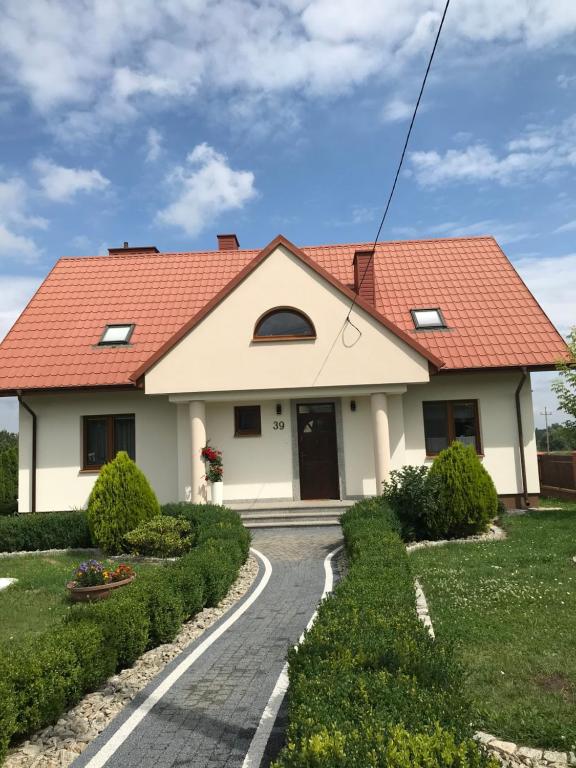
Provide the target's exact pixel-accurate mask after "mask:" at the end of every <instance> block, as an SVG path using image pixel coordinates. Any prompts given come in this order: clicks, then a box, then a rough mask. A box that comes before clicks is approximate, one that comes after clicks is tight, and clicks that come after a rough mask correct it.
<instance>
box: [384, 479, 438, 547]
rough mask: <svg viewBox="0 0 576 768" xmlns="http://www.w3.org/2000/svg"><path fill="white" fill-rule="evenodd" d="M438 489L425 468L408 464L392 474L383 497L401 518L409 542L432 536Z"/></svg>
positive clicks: (405, 536)
mask: <svg viewBox="0 0 576 768" xmlns="http://www.w3.org/2000/svg"><path fill="white" fill-rule="evenodd" d="M437 486H438V483H437V482H435V481H434V479H432V480H430V478H429V476H428V467H425V466H421V467H414V466H411V465H406V466H404V467H402V469H395V470H392V472H390V479H389V480H388V482H386V483H384V489H383V494H382V495H383V497H384V498H385V499H386V501H387V502H388V503H389V504H390V506H391V507H392V509H393V510H394V511H395V512H396V514H397V515H398V518H399V520H400V523H401V525H402V536H403V538H404V539H405V540H406V541H410V540H412V539H428V538H431V537H432V532H431V530H430V527H429V524H428V521H429V520H430V519H437V516H438V513H437V505H438V493H437Z"/></svg>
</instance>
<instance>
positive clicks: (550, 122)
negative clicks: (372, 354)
mask: <svg viewBox="0 0 576 768" xmlns="http://www.w3.org/2000/svg"><path fill="white" fill-rule="evenodd" d="M442 6H443V2H436V0H362V2H358V0H269V2H248V1H247V0H209V1H204V0H155V2H154V3H152V2H150V0H124V2H121V3H119V2H117V0H34V2H33V3H22V2H21V0H4V1H3V3H2V5H1V7H0V117H1V120H2V131H1V132H0V291H1V294H0V295H1V297H2V301H1V302H0V336H2V334H3V333H4V332H5V331H6V330H7V329H8V328H9V326H10V324H11V323H12V322H13V321H14V319H15V317H16V316H17V314H18V313H19V311H20V310H21V308H22V307H23V305H24V304H25V302H26V301H27V299H28V298H29V297H30V295H31V294H32V292H33V291H34V290H35V288H36V287H37V286H38V284H39V283H40V281H41V280H42V278H43V277H44V276H45V275H46V273H47V271H48V270H49V269H50V267H51V266H52V264H53V263H54V261H55V260H56V259H57V258H58V257H59V256H61V255H86V254H95V253H105V249H106V247H107V246H117V245H120V244H121V243H122V242H123V241H124V240H128V241H129V242H130V243H132V244H140V245H142V244H153V245H156V246H158V248H160V249H161V250H190V249H203V248H212V247H214V244H215V236H216V233H217V232H228V231H231V232H236V233H237V234H238V237H239V240H240V243H241V246H244V247H258V246H262V245H264V244H265V243H267V242H268V241H269V240H270V239H272V237H274V236H275V235H276V234H278V233H279V232H281V233H283V234H285V235H286V236H287V237H288V238H290V239H291V240H293V241H294V242H296V243H298V244H300V245H312V244H315V243H323V242H350V241H352V242H354V241H363V240H365V241H370V240H371V239H372V238H373V237H374V235H375V232H376V228H377V225H378V220H379V216H380V214H381V209H382V206H383V204H384V202H385V199H386V196H387V193H388V189H389V185H390V182H391V178H392V176H393V173H394V169H395V164H396V163H397V160H398V157H399V152H400V149H401V146H402V142H403V138H404V135H405V131H406V129H407V120H408V119H409V114H410V109H411V105H412V104H413V102H414V100H415V97H416V94H417V91H418V87H419V83H420V80H421V77H422V72H423V68H424V66H425V63H426V60H427V56H428V53H429V51H430V48H431V45H432V41H433V36H434V34H435V30H436V27H437V25H438V21H439V16H440V12H441V7H442ZM575 52H576V4H575V3H574V2H573V1H572V0H556V2H554V3H550V2H548V0H507V2H506V3H505V4H504V5H503V4H502V3H500V2H498V0H453V5H452V7H451V9H450V11H449V13H448V17H447V21H446V25H445V28H444V32H443V37H442V40H441V43H440V47H439V49H438V52H437V57H436V60H435V63H434V68H433V72H432V75H431V77H430V79H429V82H428V87H427V90H426V93H425V97H424V101H423V103H422V111H421V113H420V114H419V117H418V121H417V124H416V127H415V130H414V133H413V139H412V142H411V146H410V152H409V155H408V157H407V162H406V166H405V172H404V173H403V175H402V177H401V180H400V184H399V187H398V192H397V196H396V198H395V201H394V203H393V205H392V208H391V211H390V215H389V218H388V221H387V224H386V227H385V229H384V231H383V235H382V236H383V239H403V238H412V237H437V236H453V235H456V236H457V235H465V234H493V235H495V236H496V237H497V239H498V240H499V242H500V243H501V245H502V246H503V247H504V250H505V251H506V253H507V254H508V255H509V257H510V258H511V259H512V260H513V262H514V264H515V265H516V267H517V268H518V270H519V271H520V273H521V274H522V276H523V277H524V279H525V280H526V282H527V283H528V285H529V287H530V288H531V289H532V291H533V292H534V293H535V295H536V297H537V298H538V300H539V301H540V302H541V304H542V305H543V307H544V309H545V310H546V311H547V312H548V314H549V315H550V317H551V318H552V320H553V321H554V322H555V324H556V325H557V327H558V328H559V329H560V330H561V331H562V332H563V333H566V332H567V330H568V328H569V327H570V326H571V325H574V324H576V311H575V301H574V296H575V295H576V245H575V239H576V198H575V195H574V192H575V189H576V187H575V180H576V63H575V61H576V59H575V56H574V54H575ZM550 378H551V375H550V374H538V375H537V376H534V377H533V388H534V394H535V410H536V412H537V413H538V414H539V411H540V410H541V409H542V408H543V407H544V405H547V406H548V408H555V407H556V406H555V400H554V398H553V396H552V394H551V393H550V392H549V380H550ZM554 418H560V419H561V418H562V414H558V413H554ZM541 421H542V419H541V417H540V416H539V415H538V422H539V423H540V422H541ZM2 426H7V427H10V428H14V426H15V408H14V403H13V402H12V401H10V402H8V401H6V400H4V401H0V428H1V427H2Z"/></svg>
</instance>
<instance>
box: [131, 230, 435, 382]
mask: <svg viewBox="0 0 576 768" xmlns="http://www.w3.org/2000/svg"><path fill="white" fill-rule="evenodd" d="M282 306H291V307H295V308H296V309H298V310H300V311H302V312H304V313H305V314H306V315H307V316H308V317H310V319H311V320H312V322H313V323H314V326H315V329H316V334H317V336H316V339H315V340H302V341H287V342H274V341H270V342H254V341H253V340H252V337H253V332H254V326H255V323H256V321H257V320H258V318H260V317H261V316H262V315H263V314H264V313H265V312H267V311H268V310H270V309H273V308H274V307H282ZM349 307H350V298H349V296H348V295H346V294H345V293H344V292H343V291H342V290H341V289H340V288H338V287H337V285H335V284H333V283H332V282H330V281H329V280H327V279H326V278H325V277H324V276H323V275H322V274H320V273H319V271H318V270H317V269H315V268H313V266H311V265H310V264H308V263H306V262H305V261H303V260H302V259H301V258H300V257H299V256H298V255H296V254H294V253H292V252H291V250H290V249H289V248H288V247H287V246H286V245H284V244H277V245H276V246H275V247H274V248H273V249H272V250H271V252H270V253H269V254H266V256H265V258H263V259H262V260H261V261H260V262H259V263H258V264H257V265H256V266H255V268H254V269H253V270H252V271H251V272H250V273H249V274H247V275H246V276H245V277H244V279H243V280H241V281H240V282H239V283H238V284H237V285H236V286H235V287H234V288H233V290H232V291H231V292H230V293H229V294H228V295H226V296H225V297H224V298H222V300H221V301H220V303H218V304H217V306H215V307H214V308H213V309H212V311H210V312H209V313H208V314H206V315H205V316H204V317H203V318H202V320H201V321H200V322H199V323H198V324H197V325H195V326H194V327H192V328H191V329H190V330H189V332H188V333H187V334H186V335H184V336H183V338H181V339H180V340H179V341H177V342H176V343H175V345H174V346H173V347H172V348H171V349H169V350H168V351H166V352H165V354H164V356H163V357H161V358H160V359H159V360H158V361H157V362H156V363H155V364H154V365H153V366H152V368H151V369H150V370H148V371H147V372H146V373H145V390H146V392H147V393H149V394H160V393H188V392H219V391H230V390H239V391H242V390H261V389H284V388H309V387H330V386H357V385H371V384H373V385H376V386H377V385H382V384H398V383H400V384H403V383H410V382H422V381H428V379H429V373H428V367H429V366H428V359H427V358H426V357H425V356H424V355H423V354H422V353H421V352H420V351H418V350H417V349H414V347H413V346H411V345H410V344H409V343H408V342H406V341H404V340H403V339H402V338H400V337H399V336H398V335H397V334H396V333H394V331H393V330H392V329H390V328H388V327H386V326H385V325H384V324H383V323H382V322H381V321H380V320H379V319H377V317H374V316H372V315H371V314H370V312H368V311H366V310H365V309H363V308H361V307H357V308H356V309H355V311H354V314H353V318H352V319H353V322H354V325H355V326H357V329H358V330H356V329H355V328H354V327H352V326H351V325H346V327H345V328H344V329H343V330H342V328H343V324H344V319H345V317H346V314H347V312H348V309H349Z"/></svg>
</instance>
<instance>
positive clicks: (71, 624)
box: [0, 509, 250, 760]
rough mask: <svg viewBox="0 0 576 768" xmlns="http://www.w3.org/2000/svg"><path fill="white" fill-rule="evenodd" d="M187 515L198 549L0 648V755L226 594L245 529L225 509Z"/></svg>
mask: <svg viewBox="0 0 576 768" xmlns="http://www.w3.org/2000/svg"><path fill="white" fill-rule="evenodd" d="M188 512H190V510H188ZM191 515H192V517H194V516H197V518H198V519H197V520H196V522H195V524H193V527H194V526H195V530H196V533H197V535H198V537H199V538H200V539H202V542H203V543H202V544H200V545H199V546H198V547H197V548H195V549H193V550H192V551H191V552H189V553H187V554H185V555H184V556H183V557H181V558H180V559H179V560H178V561H176V562H174V563H168V564H166V565H161V566H158V567H157V568H155V569H151V570H149V571H146V572H144V573H139V574H138V576H137V577H136V580H135V581H134V582H133V583H132V584H130V585H128V586H125V587H121V588H120V589H117V590H115V591H114V592H113V593H112V594H111V595H110V597H109V598H108V599H107V600H103V601H102V602H99V603H92V604H84V605H83V604H77V605H74V606H73V607H72V608H71V610H70V612H69V614H68V616H67V618H66V621H65V622H63V623H62V624H61V625H59V626H57V627H54V628H52V629H50V630H48V631H47V632H44V633H41V634H38V635H35V636H33V637H31V638H27V639H24V640H22V641H18V642H16V643H15V644H14V645H12V644H11V645H10V646H9V649H8V650H7V652H4V651H2V652H0V760H1V759H2V756H3V753H5V751H6V748H7V746H8V744H9V741H10V739H11V738H12V737H14V736H15V737H17V738H21V737H24V736H27V735H30V734H31V733H32V732H34V731H36V730H37V729H39V728H42V727H44V726H46V725H48V724H50V723H52V722H54V721H55V720H56V719H57V718H58V717H59V716H60V715H61V714H62V712H64V711H65V710H66V708H67V707H69V706H71V705H73V704H74V703H76V702H77V701H78V700H79V699H80V697H81V696H82V695H83V694H84V693H86V692H88V691H91V690H94V689H95V688H97V687H98V686H99V685H101V684H102V683H103V682H104V681H105V680H106V679H107V678H108V677H109V676H110V675H112V674H113V673H114V672H115V671H117V670H120V669H122V668H124V667H127V666H130V665H131V664H133V663H134V661H136V659H137V658H138V657H139V656H140V655H141V654H142V653H143V652H144V651H145V650H146V649H147V648H152V647H154V646H156V645H158V644H159V643H164V642H168V641H170V640H172V639H173V638H174V636H175V635H176V633H177V632H178V629H179V627H180V625H181V622H182V620H183V619H184V618H185V617H187V616H191V615H193V614H195V613H197V612H198V611H199V610H201V609H202V608H203V606H204V604H205V600H206V599H207V598H206V597H205V595H206V596H207V597H208V598H209V600H210V604H215V603H216V602H218V601H219V600H220V599H221V598H222V597H223V596H224V595H225V594H226V592H227V591H228V589H229V587H230V585H231V583H232V582H233V581H234V579H235V578H236V575H237V573H238V569H239V568H240V565H241V564H242V563H243V562H244V561H245V559H246V554H245V553H246V552H247V547H248V545H249V540H250V537H249V534H248V532H247V531H245V529H244V528H243V527H242V524H241V522H240V519H239V518H238V516H237V515H235V514H234V513H232V512H231V511H230V510H222V509H219V511H218V512H213V513H212V512H211V511H209V512H208V514H207V515H206V516H205V517H202V515H201V514H199V513H197V512H194V513H193V514H192V513H191ZM33 517H39V518H48V517H50V516H49V515H35V516H33ZM63 517H64V515H63ZM71 519H74V517H72V518H71ZM84 522H85V519H84ZM2 523H3V521H0V525H1V524H2ZM205 528H206V529H207V530H209V531H210V536H209V537H208V538H206V537H205V535H204V534H205V531H204V529H205ZM232 529H234V530H235V531H236V536H237V538H236V540H233V538H232V534H231V530H232Z"/></svg>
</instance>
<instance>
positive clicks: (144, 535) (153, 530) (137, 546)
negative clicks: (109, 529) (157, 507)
mask: <svg viewBox="0 0 576 768" xmlns="http://www.w3.org/2000/svg"><path fill="white" fill-rule="evenodd" d="M124 541H125V544H126V549H127V550H128V552H132V553H134V554H136V555H148V556H151V557H179V556H180V555H183V554H184V552H188V551H189V550H190V549H191V548H192V545H193V543H194V539H193V535H192V525H191V524H190V523H189V522H188V520H185V519H184V518H177V517H168V516H166V515H159V516H158V517H154V518H152V520H149V521H148V522H147V523H142V525H139V526H138V528H135V529H134V530H133V531H130V532H129V533H127V534H126V536H125V537H124Z"/></svg>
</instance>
